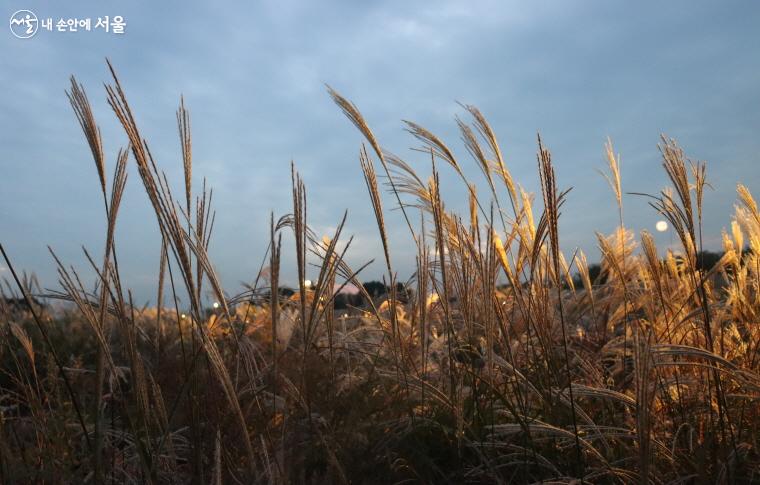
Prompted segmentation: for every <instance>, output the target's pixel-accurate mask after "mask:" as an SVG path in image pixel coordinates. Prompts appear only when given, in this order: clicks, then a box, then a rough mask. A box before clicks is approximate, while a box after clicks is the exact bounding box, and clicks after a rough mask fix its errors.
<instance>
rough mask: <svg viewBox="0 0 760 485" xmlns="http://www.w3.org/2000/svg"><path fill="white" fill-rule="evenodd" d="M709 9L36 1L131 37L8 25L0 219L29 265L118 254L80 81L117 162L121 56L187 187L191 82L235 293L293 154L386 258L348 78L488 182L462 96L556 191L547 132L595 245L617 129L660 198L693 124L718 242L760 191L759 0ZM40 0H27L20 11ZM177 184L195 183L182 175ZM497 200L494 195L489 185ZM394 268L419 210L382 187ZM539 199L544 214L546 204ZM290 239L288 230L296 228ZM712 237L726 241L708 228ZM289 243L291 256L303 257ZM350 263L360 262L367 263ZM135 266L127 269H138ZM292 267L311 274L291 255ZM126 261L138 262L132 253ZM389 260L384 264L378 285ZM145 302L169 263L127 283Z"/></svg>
mask: <svg viewBox="0 0 760 485" xmlns="http://www.w3.org/2000/svg"><path fill="white" fill-rule="evenodd" d="M729 3H730V5H729V6H726V5H724V4H721V5H717V4H715V5H708V4H704V5H696V4H693V3H692V2H685V1H681V2H669V3H668V4H667V5H661V4H657V3H655V2H643V3H642V2H637V3H635V4H634V3H609V2H602V1H584V2H573V3H572V5H571V4H570V3H569V2H568V3H559V2H544V1H538V2H531V3H530V4H529V5H526V4H524V3H522V2H521V3H519V4H518V3H517V2H498V1H481V2H470V3H467V4H466V5H465V4H462V3H461V2H456V1H447V2H442V3H437V4H436V7H435V8H432V7H430V6H428V5H422V4H420V3H408V2H401V1H390V0H388V1H381V2H371V3H366V2H336V3H334V4H332V5H331V6H327V4H321V3H320V4H319V5H314V4H307V3H303V2H296V1H288V2H285V3H283V2H253V3H249V4H247V5H245V6H238V7H236V9H235V10H234V11H231V10H230V9H220V8H218V7H216V6H212V5H210V4H206V3H204V2H200V1H196V2H192V1H190V2H183V4H182V8H181V9H176V10H174V11H173V13H172V15H171V16H167V15H166V14H163V13H161V12H158V11H156V10H155V9H153V8H151V7H147V6H144V5H139V4H134V3H133V4H124V5H120V6H116V5H114V6H105V5H104V4H103V3H102V2H96V1H95V0H82V1H78V2H76V3H73V2H55V1H48V2H39V3H38V4H36V5H37V6H36V7H35V8H36V9H37V10H38V12H37V13H38V15H39V16H53V17H59V16H62V17H66V16H80V17H82V16H97V15H104V14H111V15H114V14H117V12H118V14H120V15H123V16H124V17H125V19H126V20H127V22H128V25H127V31H126V33H125V35H123V36H114V35H106V34H105V33H103V32H89V33H88V32H78V33H67V34H63V33H56V32H40V33H39V34H38V35H37V36H35V38H33V39H30V41H28V42H23V41H19V40H18V39H15V38H12V36H11V35H10V34H9V33H7V32H6V35H2V34H0V49H2V51H3V52H5V53H8V55H5V56H2V57H0V82H1V83H2V85H3V86H4V89H3V92H2V93H0V128H2V129H1V130H0V173H2V174H3V175H2V177H0V230H2V235H3V236H2V237H3V238H4V241H3V243H4V244H6V245H7V247H9V249H10V248H11V247H12V249H13V252H14V264H15V262H16V261H18V264H19V267H23V268H25V269H28V270H33V271H35V272H37V273H38V275H39V276H40V279H41V281H42V283H43V286H45V285H50V286H52V285H54V284H55V281H56V275H55V270H54V266H53V265H52V263H51V261H50V258H49V257H48V254H47V252H46V248H45V245H46V244H50V245H51V246H52V247H53V248H54V249H55V250H56V251H57V253H58V254H59V256H60V257H61V258H62V260H63V261H64V262H65V263H74V264H76V265H78V267H80V268H86V266H87V262H86V260H85V259H84V258H83V256H82V253H81V245H82V244H84V245H86V246H87V247H88V249H90V250H92V251H94V252H95V253H97V250H101V251H102V247H101V246H102V244H103V238H104V215H103V213H102V212H103V210H102V203H101V201H100V199H99V193H98V188H97V177H96V175H95V173H94V170H93V166H92V160H91V159H90V155H89V150H88V148H87V145H86V143H85V141H84V139H83V137H82V135H81V130H80V129H79V127H78V125H77V124H76V121H75V119H74V117H73V114H72V113H71V109H70V107H69V106H68V102H67V100H66V98H65V96H64V95H63V90H64V89H65V88H66V87H67V86H68V76H69V75H70V74H72V73H73V74H76V75H77V77H78V79H79V80H80V81H82V82H83V84H84V85H85V88H86V89H87V91H88V94H89V97H90V100H91V101H92V103H93V108H94V110H95V115H96V117H97V119H98V122H99V123H100V124H101V128H102V131H103V137H104V143H105V148H106V153H107V156H108V160H107V164H108V167H109V173H110V170H111V169H112V168H113V159H114V156H115V154H116V152H117V150H118V149H119V148H120V147H122V146H124V144H125V142H126V138H125V136H124V134H123V133H122V131H121V129H120V128H119V125H118V122H117V121H116V120H115V119H114V117H113V114H112V113H111V111H110V109H109V107H108V106H107V104H106V103H105V96H104V92H103V88H102V82H104V81H105V82H109V77H108V72H107V70H106V68H105V64H104V61H103V60H104V58H105V57H109V58H110V59H111V60H112V61H113V62H114V64H115V66H116V68H117V70H118V72H119V74H120V76H121V81H122V84H123V86H124V89H125V91H126V94H127V97H128V98H129V100H130V102H131V104H132V109H133V112H134V113H135V116H136V117H137V122H138V125H139V127H140V129H141V130H142V132H143V135H144V136H145V137H146V138H147V140H148V142H149V144H150V146H151V149H152V151H153V154H154V155H155V157H156V160H157V162H158V164H159V166H160V167H161V168H162V169H164V170H166V172H167V177H168V178H169V179H170V180H171V181H172V183H176V184H179V183H180V181H181V177H182V175H181V163H180V162H179V143H178V140H177V135H176V126H175V119H174V113H175V110H176V107H177V103H178V101H179V96H180V94H184V95H185V99H186V102H187V103H188V106H189V107H190V110H191V116H192V127H193V143H194V145H193V151H194V156H195V163H194V175H193V176H194V181H195V183H196V187H198V188H199V187H200V183H201V182H202V180H203V178H204V177H207V179H208V183H209V185H210V186H213V187H214V188H215V192H214V202H215V207H216V208H217V209H218V214H217V222H216V225H215V230H216V232H215V235H214V236H213V238H212V242H211V254H212V259H213V261H214V264H215V267H216V268H217V270H218V273H219V274H220V275H221V277H222V279H223V282H224V283H225V284H226V285H227V286H228V287H229V288H230V290H231V291H233V292H234V291H235V289H236V288H237V284H238V282H239V281H249V280H250V279H251V278H252V277H253V276H254V275H255V273H256V271H257V270H258V267H259V264H260V261H261V258H262V257H263V255H264V253H265V250H266V244H267V242H268V221H269V216H270V213H271V212H274V214H275V217H278V216H280V215H283V214H286V213H288V212H290V211H291V210H292V209H291V203H292V202H291V199H290V187H289V184H290V162H291V160H293V161H295V164H296V168H297V169H298V170H299V172H300V173H301V174H302V176H303V177H304V179H305V182H306V183H307V190H308V193H307V196H308V204H309V205H308V215H309V219H310V223H311V224H313V225H314V226H315V227H321V228H324V229H325V232H327V233H329V231H327V229H329V228H333V227H334V226H335V224H336V223H337V222H338V221H339V220H340V217H341V216H342V214H343V210H344V209H346V208H348V209H349V216H348V221H347V224H348V226H347V228H349V227H350V231H348V230H347V231H346V233H345V234H346V235H348V234H354V235H356V236H357V239H355V240H354V242H353V243H352V248H351V250H349V253H348V258H349V259H350V261H351V262H352V263H354V264H356V263H359V262H364V261H366V260H368V259H372V258H375V259H377V258H382V254H381V252H380V251H379V250H378V249H379V248H380V245H379V241H378V239H377V228H376V227H375V223H374V216H373V214H372V209H371V205H370V204H369V201H368V199H367V195H366V187H365V186H364V183H363V180H362V176H361V171H360V169H359V167H358V161H357V154H358V150H359V147H360V144H361V142H362V141H363V140H362V138H361V136H360V134H359V133H358V132H357V131H356V130H355V129H354V127H353V126H352V125H351V124H350V123H349V122H348V121H347V120H346V119H345V118H344V117H343V116H342V114H341V113H340V112H339V110H338V109H337V108H336V107H335V106H334V105H333V104H332V103H331V101H330V100H329V98H328V96H327V95H326V94H325V92H324V83H329V84H330V85H332V86H333V87H335V88H336V89H338V90H339V91H340V92H341V93H342V94H344V95H346V96H348V97H349V98H350V99H352V101H354V102H356V104H357V105H358V106H359V107H360V108H361V110H362V112H363V114H364V115H365V117H366V118H367V120H368V121H369V123H370V125H371V127H372V129H373V130H374V131H375V133H376V135H377V136H378V138H379V139H380V141H381V143H382V144H383V145H384V146H385V147H387V148H388V149H390V150H391V151H393V152H394V153H396V154H398V155H400V156H402V157H404V158H405V159H407V160H408V161H409V163H410V164H412V165H413V166H414V167H415V168H416V169H418V170H419V171H420V174H421V176H422V177H423V179H424V178H426V177H427V174H428V173H429V160H427V159H426V157H425V156H423V155H420V154H417V153H414V152H411V151H409V150H408V149H409V148H410V147H415V146H418V144H417V142H416V141H414V140H413V139H412V138H411V137H410V136H409V135H408V134H407V133H405V132H404V131H403V126H402V124H401V122H400V120H401V119H411V120H414V121H417V122H419V123H421V124H423V125H425V126H426V127H427V128H429V129H430V130H431V131H433V132H435V133H436V134H438V135H439V136H441V137H442V138H443V139H444V140H446V142H447V143H449V144H450V146H451V148H452V150H454V152H455V154H456V155H457V156H459V157H460V163H461V165H462V167H463V169H464V170H465V172H466V174H467V175H468V177H471V178H473V180H480V181H481V182H482V180H481V178H482V177H481V175H480V174H479V171H478V169H477V167H476V165H475V164H474V163H473V162H472V161H471V160H470V159H469V157H468V155H467V152H466V150H465V149H464V148H463V147H462V146H461V143H460V142H459V134H458V133H457V130H456V123H455V121H454V119H453V116H454V115H455V114H459V115H460V116H463V115H464V113H462V110H461V108H460V107H459V106H458V105H457V104H456V101H457V100H459V101H462V102H466V103H473V104H476V105H478V107H479V108H481V109H482V111H483V112H484V113H485V114H486V116H488V118H489V121H490V122H491V123H492V125H493V127H494V129H495V131H496V133H497V135H498V136H499V138H500V141H501V143H502V149H503V151H504V154H505V157H506V161H507V164H508V165H509V168H510V170H511V171H512V173H513V176H514V177H515V179H516V180H517V181H518V182H519V183H521V184H522V185H524V186H525V187H526V188H527V189H528V190H529V191H537V190H538V179H537V176H536V173H535V151H536V147H535V136H536V132H537V131H539V130H540V132H541V134H542V136H543V138H544V140H545V141H546V143H547V145H548V147H549V148H550V149H551V150H552V152H553V155H554V160H555V163H556V170H557V174H558V183H559V184H560V186H562V187H563V188H566V187H570V186H573V187H575V190H573V191H572V192H571V193H570V195H569V199H568V202H567V204H566V206H565V207H564V210H563V216H562V220H561V221H560V225H561V231H562V232H561V238H562V241H561V242H562V243H563V245H564V246H565V248H566V250H567V251H568V252H570V251H572V249H574V246H576V245H577V246H582V247H583V248H584V250H586V252H587V253H589V257H590V258H594V257H595V255H594V254H593V248H595V247H596V242H595V239H594V233H593V231H594V230H600V231H602V232H605V233H609V232H612V230H613V228H614V224H615V220H616V214H615V211H614V209H613V208H612V207H611V202H612V198H611V194H609V191H608V188H607V186H606V184H605V182H604V180H602V179H601V178H600V177H598V175H597V174H596V172H595V169H596V168H601V167H602V166H603V165H604V159H603V144H604V141H605V140H606V137H607V136H608V135H609V136H611V137H612V140H613V142H614V144H615V149H616V151H617V152H620V153H621V155H622V172H623V186H624V190H625V191H627V192H634V191H636V192H639V191H649V192H657V191H658V190H659V189H660V188H661V187H662V186H664V185H666V183H667V181H666V178H665V176H664V173H663V172H662V171H661V170H660V161H659V159H658V153H657V149H656V143H657V141H658V136H659V134H660V133H661V132H665V133H667V134H669V135H671V136H675V137H676V138H677V139H678V140H679V141H680V142H681V143H682V145H683V146H684V147H685V149H686V152H687V153H688V154H689V155H691V156H693V157H694V158H697V159H706V160H708V162H709V164H708V176H709V177H710V178H711V180H712V181H713V185H714V186H715V187H716V190H715V191H714V192H710V193H708V194H707V201H706V207H705V220H706V221H707V222H706V226H705V233H706V237H707V236H709V234H710V233H712V234H719V233H720V229H721V228H722V227H723V226H725V225H728V223H729V214H730V212H731V206H732V203H733V201H734V200H735V195H734V183H735V182H736V181H737V180H742V181H743V182H744V183H745V184H746V185H748V186H749V187H750V189H751V190H754V191H755V192H757V191H758V190H760V173H759V172H758V171H757V170H756V169H754V167H755V166H756V164H757V162H758V160H757V155H756V154H757V153H760V140H758V139H757V137H756V136H755V135H754V134H755V133H757V131H758V129H759V128H760V113H758V112H757V110H756V109H754V107H755V106H757V105H758V103H760V91H759V90H758V89H757V86H758V85H760V58H759V57H758V56H757V55H755V54H756V53H755V52H754V50H753V47H752V46H754V45H757V42H758V40H760V34H758V33H757V29H756V25H757V24H758V23H759V22H760V6H757V5H754V4H750V3H738V2H737V3H734V2H729ZM14 7H17V8H24V7H25V5H22V3H21V2H20V1H18V0H11V2H10V4H9V6H8V11H13V10H15V9H16V8H14ZM130 171H131V175H130V180H129V183H128V187H127V191H126V193H125V196H124V202H123V205H122V208H121V210H120V216H119V217H120V220H119V222H118V223H117V232H118V235H119V237H121V238H122V239H121V242H120V243H119V244H118V249H119V251H120V252H121V253H122V256H123V257H121V258H120V264H121V266H122V267H123V269H124V271H123V273H124V274H131V275H149V274H153V272H154V271H155V269H156V267H157V265H158V257H157V254H158V250H159V247H160V241H159V239H158V235H157V233H156V230H155V216H154V215H153V214H152V212H151V208H150V205H149V203H148V202H147V200H146V197H145V193H144V189H143V188H142V187H141V186H140V181H139V177H138V176H137V173H136V172H135V171H134V167H132V166H131V167H130ZM441 177H442V179H441V183H442V187H443V188H444V194H443V195H444V198H445V199H446V203H447V207H448V208H449V209H453V210H456V209H466V207H467V198H466V191H465V190H464V189H463V187H462V186H461V183H460V182H459V180H458V179H457V177H456V176H455V174H453V173H452V171H450V170H447V169H446V168H445V167H443V168H442V173H441ZM173 187H176V191H175V195H176V194H179V193H180V192H179V190H180V186H179V185H175V186H173ZM481 192H482V193H485V192H486V191H485V188H484V190H483V191H481ZM384 206H385V208H386V211H387V212H388V214H387V217H386V219H387V220H386V224H387V225H388V230H389V233H390V244H391V250H392V252H393V257H394V265H396V266H397V268H396V269H397V270H398V272H399V277H400V278H402V279H404V278H406V277H407V276H408V275H410V274H411V273H412V272H413V270H414V250H413V249H410V240H409V236H408V233H407V230H406V229H405V226H404V222H403V218H401V217H400V214H399V213H398V211H392V210H391V209H392V208H393V207H394V200H393V198H392V197H387V196H384ZM537 210H540V208H538V207H537ZM625 215H626V225H627V226H629V227H631V228H633V229H639V228H644V227H651V226H652V224H653V222H654V221H656V219H657V218H656V216H655V214H653V213H652V211H651V210H650V209H649V208H648V207H647V205H646V203H645V201H643V200H640V199H638V198H636V197H632V196H630V197H626V200H625ZM285 237H287V234H286V235H285ZM706 240H711V239H706ZM284 256H285V254H284ZM351 258H353V259H351ZM122 262H123V263H122ZM284 263H285V264H284V266H283V272H284V276H283V277H284V278H291V279H295V271H294V268H293V265H292V264H290V263H292V262H290V261H286V260H285V259H284ZM127 266H129V268H130V270H129V271H127V270H126V268H127ZM383 266H384V265H383V264H380V263H375V264H374V265H372V266H371V267H370V268H368V269H367V270H366V273H364V274H366V279H377V278H379V277H380V276H381V275H382V273H383V271H384V269H383ZM125 283H126V284H127V286H131V287H132V288H133V289H134V290H135V294H136V298H137V299H138V300H139V301H145V300H147V299H150V298H152V297H153V295H154V294H155V288H154V287H153V285H154V283H151V281H150V278H142V277H137V276H135V277H134V278H132V280H131V281H126V282H125Z"/></svg>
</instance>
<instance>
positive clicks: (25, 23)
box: [10, 10, 39, 39]
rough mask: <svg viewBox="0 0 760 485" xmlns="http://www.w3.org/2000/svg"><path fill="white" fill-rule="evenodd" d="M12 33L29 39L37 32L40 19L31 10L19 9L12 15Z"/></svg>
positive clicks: (20, 37)
mask: <svg viewBox="0 0 760 485" xmlns="http://www.w3.org/2000/svg"><path fill="white" fill-rule="evenodd" d="M10 27H11V33H13V35H15V36H16V37H18V38H19V39H28V38H30V37H32V36H34V34H36V33H37V27H39V21H38V20H37V16H36V15H34V12H32V11H31V10H19V11H17V12H15V13H14V14H13V15H11V22H10Z"/></svg>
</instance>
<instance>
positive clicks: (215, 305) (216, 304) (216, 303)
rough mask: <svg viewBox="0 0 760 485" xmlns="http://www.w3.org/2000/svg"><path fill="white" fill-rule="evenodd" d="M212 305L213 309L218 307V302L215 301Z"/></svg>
mask: <svg viewBox="0 0 760 485" xmlns="http://www.w3.org/2000/svg"><path fill="white" fill-rule="evenodd" d="M212 306H213V307H214V309H216V308H219V302H218V301H215V302H214V304H213V305H212Z"/></svg>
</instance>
